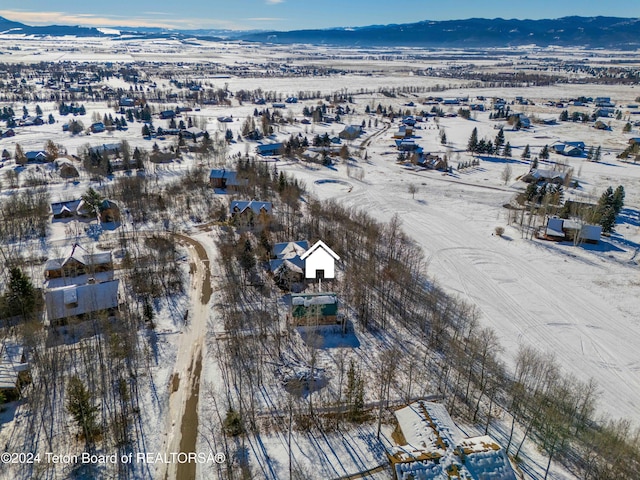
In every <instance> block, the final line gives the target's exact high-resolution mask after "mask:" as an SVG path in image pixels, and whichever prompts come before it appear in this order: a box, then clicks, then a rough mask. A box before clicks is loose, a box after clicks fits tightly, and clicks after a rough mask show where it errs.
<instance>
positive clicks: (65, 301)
mask: <svg viewBox="0 0 640 480" xmlns="http://www.w3.org/2000/svg"><path fill="white" fill-rule="evenodd" d="M119 285H120V281H119V280H117V279H116V280H111V281H107V282H100V283H91V282H90V283H86V284H79V285H68V286H64V287H59V288H52V289H49V290H47V291H46V293H45V305H46V310H47V320H48V321H49V325H51V326H57V325H64V324H66V323H67V319H69V318H70V317H80V318H82V317H85V316H86V315H87V314H89V313H96V312H103V311H113V310H115V309H117V308H118V305H119V303H120V301H119V293H118V289H119Z"/></svg>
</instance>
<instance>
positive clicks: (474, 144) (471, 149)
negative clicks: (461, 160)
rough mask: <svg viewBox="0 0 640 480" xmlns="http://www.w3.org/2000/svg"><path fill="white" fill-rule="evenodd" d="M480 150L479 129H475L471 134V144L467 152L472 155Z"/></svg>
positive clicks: (469, 143) (468, 145)
mask: <svg viewBox="0 0 640 480" xmlns="http://www.w3.org/2000/svg"><path fill="white" fill-rule="evenodd" d="M477 149H478V128H477V127H476V128H474V129H473V131H472V132H471V137H469V142H468V143H467V151H469V152H471V153H475V152H476V151H477Z"/></svg>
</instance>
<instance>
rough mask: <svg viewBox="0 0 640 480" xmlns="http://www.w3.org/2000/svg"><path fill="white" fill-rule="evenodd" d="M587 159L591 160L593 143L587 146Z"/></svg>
mask: <svg viewBox="0 0 640 480" xmlns="http://www.w3.org/2000/svg"><path fill="white" fill-rule="evenodd" d="M587 160H589V161H591V160H593V145H592V146H591V147H589V151H588V152H587Z"/></svg>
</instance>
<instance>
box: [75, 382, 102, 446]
mask: <svg viewBox="0 0 640 480" xmlns="http://www.w3.org/2000/svg"><path fill="white" fill-rule="evenodd" d="M67 410H68V411H69V413H70V414H71V416H72V417H73V419H74V420H75V422H76V424H77V425H78V427H79V428H80V429H81V430H82V434H83V436H84V439H85V442H86V443H87V444H88V445H92V444H93V443H94V441H95V439H96V437H97V435H98V434H99V433H100V427H99V426H98V421H97V419H98V411H99V409H98V407H97V406H96V405H94V404H93V401H92V398H91V393H90V392H89V389H88V388H87V387H86V386H85V385H84V383H82V380H80V377H78V375H74V376H73V377H71V378H70V379H69V383H68V384H67Z"/></svg>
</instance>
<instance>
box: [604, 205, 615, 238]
mask: <svg viewBox="0 0 640 480" xmlns="http://www.w3.org/2000/svg"><path fill="white" fill-rule="evenodd" d="M615 224H616V211H615V210H614V209H613V207H606V208H605V209H604V211H603V212H602V216H601V217H600V225H601V226H602V232H603V233H611V232H612V231H613V227H614V226H615Z"/></svg>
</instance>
